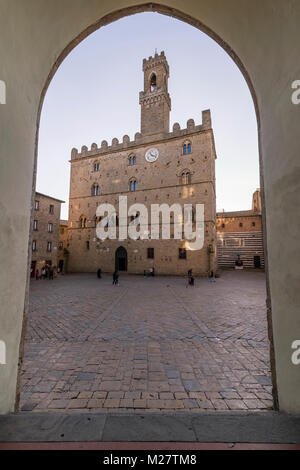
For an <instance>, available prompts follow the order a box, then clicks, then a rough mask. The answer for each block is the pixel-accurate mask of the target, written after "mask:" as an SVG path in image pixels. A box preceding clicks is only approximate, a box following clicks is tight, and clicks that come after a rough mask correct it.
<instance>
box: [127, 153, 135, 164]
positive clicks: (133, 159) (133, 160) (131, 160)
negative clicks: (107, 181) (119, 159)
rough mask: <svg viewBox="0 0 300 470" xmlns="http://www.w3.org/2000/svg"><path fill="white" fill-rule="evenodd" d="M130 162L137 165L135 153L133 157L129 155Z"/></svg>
mask: <svg viewBox="0 0 300 470" xmlns="http://www.w3.org/2000/svg"><path fill="white" fill-rule="evenodd" d="M128 164H129V165H135V164H136V158H135V156H134V155H132V156H131V157H129V159H128Z"/></svg>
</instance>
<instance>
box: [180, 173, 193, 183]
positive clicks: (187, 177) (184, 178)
mask: <svg viewBox="0 0 300 470" xmlns="http://www.w3.org/2000/svg"><path fill="white" fill-rule="evenodd" d="M181 184H191V173H190V172H189V171H184V172H183V173H181Z"/></svg>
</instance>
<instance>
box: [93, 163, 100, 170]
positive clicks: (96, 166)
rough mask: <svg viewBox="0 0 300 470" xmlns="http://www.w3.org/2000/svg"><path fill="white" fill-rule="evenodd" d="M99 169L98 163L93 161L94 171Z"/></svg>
mask: <svg viewBox="0 0 300 470" xmlns="http://www.w3.org/2000/svg"><path fill="white" fill-rule="evenodd" d="M99 170H100V163H98V162H97V163H94V171H99Z"/></svg>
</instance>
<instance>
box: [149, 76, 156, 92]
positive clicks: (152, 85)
mask: <svg viewBox="0 0 300 470" xmlns="http://www.w3.org/2000/svg"><path fill="white" fill-rule="evenodd" d="M155 89H156V75H155V73H153V74H152V75H151V78H150V91H154V90H155Z"/></svg>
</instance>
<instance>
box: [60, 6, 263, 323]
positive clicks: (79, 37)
mask: <svg viewBox="0 0 300 470" xmlns="http://www.w3.org/2000/svg"><path fill="white" fill-rule="evenodd" d="M137 8H139V7H137ZM140 8H145V7H144V6H143V5H142V6H141V7H140ZM151 8H152V6H151ZM156 8H157V9H159V8H161V9H162V10H164V8H165V7H156ZM169 14H170V15H174V14H177V13H176V12H175V11H174V10H173V9H172V11H171V9H170V13H169ZM114 15H115V16H116V15H117V14H116V13H115V12H114ZM184 16H185V15H179V17H182V18H184ZM199 16H200V15H199ZM204 19H205V18H204ZM204 19H203V20H204ZM103 21H105V20H104V19H103ZM108 21H109V20H107V22H108ZM186 21H187V19H186ZM190 21H191V22H193V24H194V25H195V26H196V27H199V28H200V29H205V28H204V27H203V25H202V28H201V25H200V24H199V22H198V20H196V19H194V16H192V17H191V18H190ZM207 23H209V22H207ZM101 24H103V23H101ZM104 24H106V23H104ZM213 25H214V23H213V22H212V27H213ZM98 26H100V24H99V23H98ZM90 29H94V24H93V27H91V28H90ZM215 29H216V30H218V28H217V27H216V28H215ZM222 32H223V31H222ZM225 33H226V31H225ZM212 35H213V34H212ZM224 36H225V37H226V34H224ZM228 36H229V38H230V34H229V35H228ZM81 39H82V35H81V36H78V38H76V40H74V41H73V43H78V42H79V41H80V40H81ZM230 39H231V38H230ZM232 42H233V45H235V44H234V41H232ZM220 43H221V41H220ZM223 47H224V48H225V49H226V50H227V51H228V52H229V50H228V49H229V46H227V45H226V44H223ZM67 52H68V51H67V49H66V50H65V51H64V54H63V55H66V54H67ZM229 53H230V54H231V55H233V54H234V53H233V52H232V51H230V52H229ZM241 55H242V54H241ZM51 57H52V56H51ZM62 58H63V57H61V58H59V60H58V61H57V62H56V64H55V67H54V68H55V69H56V68H57V64H58V63H60V61H61V59H62ZM246 59H247V57H245V61H246V62H247V60H246ZM235 60H236V62H237V63H238V62H239V60H238V59H237V58H235ZM240 66H241V64H240ZM241 68H243V67H242V66H241ZM244 73H245V74H246V72H245V71H244ZM249 82H250V79H249ZM258 89H259V87H258ZM269 320H270V322H271V311H270V310H269ZM270 329H271V327H270Z"/></svg>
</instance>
